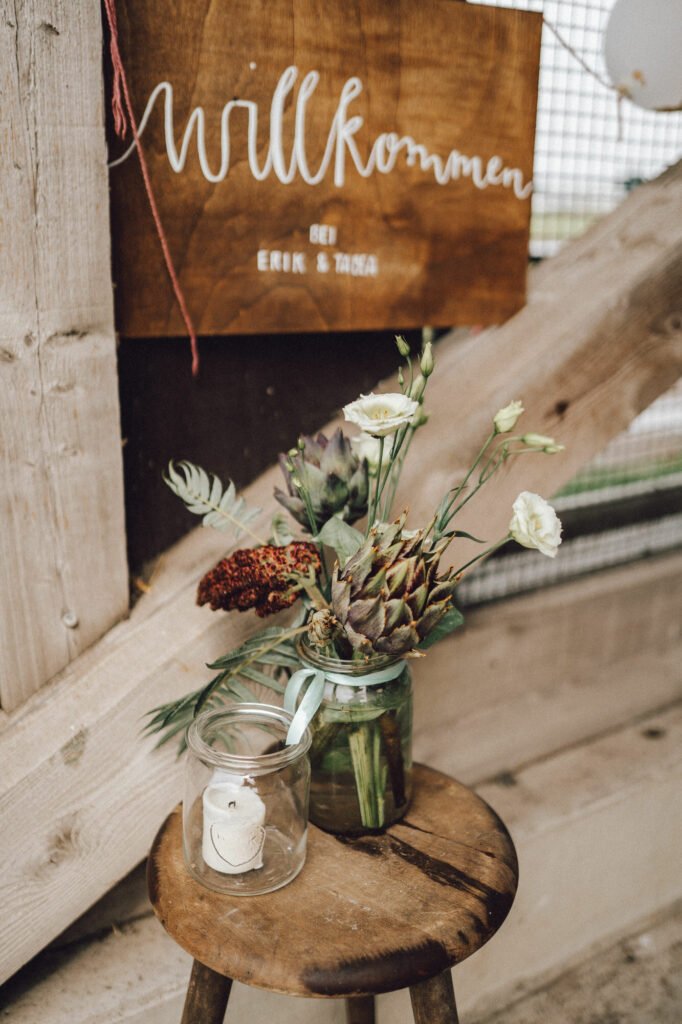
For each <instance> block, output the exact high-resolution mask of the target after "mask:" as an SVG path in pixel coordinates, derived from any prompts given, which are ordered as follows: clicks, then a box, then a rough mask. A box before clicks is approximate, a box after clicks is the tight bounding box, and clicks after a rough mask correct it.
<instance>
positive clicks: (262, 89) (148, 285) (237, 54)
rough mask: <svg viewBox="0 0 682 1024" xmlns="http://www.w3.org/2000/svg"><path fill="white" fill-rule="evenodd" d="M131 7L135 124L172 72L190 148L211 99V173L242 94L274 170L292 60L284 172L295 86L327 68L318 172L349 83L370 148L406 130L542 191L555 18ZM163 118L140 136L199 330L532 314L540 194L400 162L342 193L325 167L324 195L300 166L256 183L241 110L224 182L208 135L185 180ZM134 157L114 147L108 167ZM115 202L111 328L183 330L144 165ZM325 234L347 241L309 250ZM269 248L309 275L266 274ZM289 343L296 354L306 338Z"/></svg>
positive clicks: (284, 4)
mask: <svg viewBox="0 0 682 1024" xmlns="http://www.w3.org/2000/svg"><path fill="white" fill-rule="evenodd" d="M117 6H118V23H119V35H120V45H121V52H122V55H123V60H124V62H125V65H126V72H127V78H128V82H129V85H130V91H131V94H132V103H133V107H134V109H135V110H136V111H137V114H138V117H141V115H142V112H143V110H144V108H145V105H146V103H147V99H148V97H149V95H150V93H151V92H152V90H153V89H154V88H155V87H156V86H157V85H158V84H159V83H160V82H163V81H169V80H170V81H171V82H172V86H173V90H174V119H175V141H176V145H177V144H179V142H180V139H181V132H182V130H183V128H184V126H185V124H186V122H187V118H188V117H189V115H190V112H191V111H192V110H193V109H196V108H197V107H198V106H201V107H202V108H203V109H204V111H205V115H206V129H207V131H206V135H207V151H208V157H209V161H210V162H211V163H212V165H213V167H214V169H215V168H216V164H217V162H218V160H219V155H218V154H219V145H220V140H219V127H218V123H219V119H220V111H221V110H222V109H223V107H224V105H225V103H226V101H227V100H228V99H229V98H230V97H240V98H242V99H244V100H248V101H251V102H254V103H257V104H258V129H259V130H258V143H257V145H258V148H259V154H260V157H261V160H263V158H264V155H265V149H266V147H267V145H268V141H269V140H268V127H267V126H268V120H269V117H268V114H269V109H270V105H271V102H272V98H273V90H274V89H275V86H276V83H277V80H278V79H279V76H280V75H281V74H282V72H283V71H284V69H285V68H287V67H289V66H291V65H294V66H295V67H297V68H299V69H300V78H299V82H298V83H297V85H296V88H295V89H294V91H293V93H290V94H289V96H288V97H287V102H286V104H285V108H286V109H285V113H284V118H283V121H284V123H283V147H284V151H285V154H286V155H285V159H286V160H288V154H289V152H290V147H291V144H292V141H293V134H294V122H295V117H296V110H297V101H296V96H297V95H300V93H299V92H298V89H299V87H300V81H301V78H302V76H303V75H304V74H305V73H306V72H307V71H310V70H311V69H313V68H318V69H319V71H320V73H321V80H320V84H319V88H318V89H317V91H316V93H315V96H314V98H313V99H312V100H311V102H310V105H309V109H308V111H307V116H306V147H307V149H308V159H309V160H310V165H311V168H317V167H319V164H320V161H321V158H322V155H323V151H324V148H325V145H326V142H327V137H328V134H329V131H330V127H331V124H332V121H333V118H334V116H335V113H336V108H337V105H338V102H339V95H340V91H341V88H342V87H343V83H344V82H345V81H347V80H348V79H349V77H350V76H351V75H359V76H360V77H361V78H362V80H363V85H364V90H365V91H364V92H363V94H362V95H361V96H360V97H358V98H357V99H356V101H355V102H354V103H353V104H352V106H351V107H350V111H349V112H350V113H351V114H352V115H356V116H360V117H362V118H364V121H365V124H364V125H363V128H362V130H361V131H360V133H359V135H358V145H359V148H360V151H362V150H363V149H365V147H369V146H371V144H372V142H373V140H374V139H375V138H376V137H377V136H379V135H380V134H381V133H384V132H386V131H390V130H392V129H393V128H395V129H397V130H398V131H399V134H400V135H416V137H417V141H419V142H422V143H423V144H424V145H426V146H427V147H428V149H429V150H430V151H431V152H433V153H438V154H440V155H441V156H442V158H443V159H447V156H448V154H449V153H450V152H451V151H452V150H458V151H459V152H461V153H462V154H466V155H467V156H470V157H473V156H474V155H475V154H478V155H479V158H480V159H481V160H482V164H483V169H484V170H485V166H486V164H487V161H488V160H489V159H490V158H491V157H492V155H493V154H494V153H499V154H500V156H501V158H502V160H503V162H504V164H505V165H506V166H509V167H518V168H520V169H521V171H522V173H523V177H524V180H525V181H530V180H531V179H532V168H533V137H534V131H535V110H536V96H537V76H538V63H539V43H540V32H541V24H542V22H541V17H540V16H539V15H538V14H536V13H534V12H528V11H510V10H503V9H495V8H490V7H480V6H477V5H474V4H471V5H470V4H464V3H443V2H440V0H422V2H421V3H419V4H415V3H409V4H408V3H400V4H399V3H396V2H395V0H360V2H359V3H357V4H350V5H333V4H328V5H325V7H324V17H320V10H321V7H320V5H319V4H317V3H312V2H301V0H299V2H297V3H296V4H292V3H291V0H268V3H267V5H266V4H265V3H264V2H263V0H232V2H230V3H222V4H216V3H209V4H207V3H206V2H205V0H203V2H198V0H156V2H154V3H146V4H145V3H139V2H137V3H136V2H134V0H119V3H118V5H117ZM178 25H182V33H181V38H180V37H179V35H178V31H177V26H178ZM359 55H360V56H359ZM474 57H475V59H474ZM251 62H253V70H249V68H250V65H251ZM161 106H162V104H157V107H156V109H155V111H154V113H153V114H152V116H151V118H150V120H149V124H148V126H147V128H146V130H145V132H144V136H143V143H144V147H145V151H146V154H147V161H148V164H149V169H150V175H151V179H152V181H153V183H154V188H155V194H156V200H157V205H158V208H159V212H160V215H161V219H162V221H163V222H164V226H165V230H166V234H167V236H168V244H169V248H170V250H171V253H172V254H173V256H174V258H175V263H176V269H177V272H178V276H179V279H180V281H181V283H182V286H183V289H184V291H185V295H186V299H187V303H188V306H189V309H190V310H191V311H192V313H193V316H194V319H195V323H196V327H197V330H198V331H199V332H200V333H201V334H203V335H210V334H215V335H224V334H245V333H259V332H261V331H266V332H274V331H287V332H300V331H308V330H311V329H312V330H316V331H326V330H339V329H346V330H354V329H360V330H362V329H372V328H374V329H376V328H383V327H386V326H387V325H392V324H395V323H402V324H404V325H410V326H421V324H423V323H429V324H432V325H436V326H449V325H451V324H452V323H465V324H471V323H499V322H502V321H504V320H505V319H506V318H507V317H508V316H510V315H511V313H513V312H514V311H515V310H517V309H518V308H520V306H521V305H522V304H523V301H524V298H525V277H526V260H527V256H526V254H527V249H528V227H529V219H530V201H529V198H528V197H526V198H525V199H524V200H522V201H520V200H519V199H517V198H516V196H515V195H514V193H513V191H512V189H510V188H503V187H499V186H497V185H492V186H491V187H489V188H486V189H485V190H483V189H478V188H475V187H474V186H473V184H472V182H471V180H470V179H469V178H468V177H467V176H466V175H462V176H460V177H459V178H458V179H457V180H452V181H450V182H449V183H448V184H447V185H445V186H443V185H439V184H438V183H437V181H436V180H435V178H434V176H433V174H431V173H429V172H427V173H422V171H421V170H420V169H419V167H418V165H414V166H410V165H409V164H408V163H407V162H406V161H405V159H400V160H399V161H398V162H397V164H396V167H395V168H394V170H393V171H392V172H391V173H387V174H379V173H375V174H374V175H372V177H371V178H370V179H365V178H363V177H361V176H360V175H359V174H358V173H356V171H355V169H353V167H352V159H351V157H350V156H349V157H348V158H347V160H346V165H347V174H346V181H345V184H344V185H343V186H342V187H339V186H337V185H336V184H335V183H334V180H333V173H332V169H331V168H330V173H329V174H327V175H326V176H325V178H324V180H322V181H320V182H319V183H318V184H317V185H315V186H311V185H309V184H306V183H305V182H304V181H303V180H302V178H301V177H300V175H298V174H297V175H295V177H294V179H293V180H292V181H291V182H290V183H289V184H288V185H286V186H283V185H282V184H281V182H280V181H279V180H278V179H277V177H276V175H275V174H274V173H270V174H269V175H268V176H267V178H266V179H265V180H263V181H256V180H254V178H253V175H252V174H251V172H250V170H249V166H248V163H247V161H246V159H245V154H246V151H247V139H246V131H247V118H246V117H245V116H244V112H243V111H241V112H239V111H236V112H235V114H234V115H233V116H232V118H231V121H230V128H231V131H230V135H231V144H232V145H231V148H232V167H231V168H230V172H229V176H228V177H227V178H226V179H225V180H223V181H221V182H218V183H212V182H209V181H207V180H206V178H204V176H203V175H202V173H201V169H200V165H199V160H198V158H197V151H196V143H195V141H193V143H192V144H191V145H190V147H189V153H188V159H187V162H186V165H185V168H184V169H183V170H182V171H181V172H180V173H176V172H175V171H174V170H173V169H172V167H171V166H170V163H169V161H168V159H167V156H166V146H165V139H164V133H163V115H162V110H161V109H160V108H161ZM482 112H484V116H481V113H482ZM500 146H501V148H500ZM126 148H127V143H125V142H122V141H121V140H119V139H116V138H114V137H112V138H111V153H112V155H114V156H118V155H122V153H123V152H124V151H125V149H126ZM111 193H112V196H111V201H112V235H113V263H114V279H115V282H116V293H115V294H116V300H117V327H118V329H119V331H120V333H121V334H122V335H123V336H126V337H149V336H157V337H158V336H161V337H163V336H166V335H172V334H178V333H179V332H181V331H182V330H183V326H182V320H181V318H180V315H179V311H178V308H177V303H176V302H175V300H174V298H173V294H172V289H171V286H170V283H169V280H168V275H167V273H166V272H165V268H164V265H163V259H162V255H161V251H160V247H159V244H158V240H157V238H156V235H155V231H154V225H153V221H152V217H151V213H150V210H149V204H148V202H147V199H146V196H145V191H144V187H143V183H142V180H141V176H140V170H139V166H138V163H137V160H136V159H135V158H134V157H133V158H130V159H128V160H127V161H126V162H124V163H123V164H122V165H120V166H118V167H115V168H113V169H112V172H111ZM313 224H324V225H327V226H329V227H333V228H336V229H338V237H337V239H336V240H335V241H334V243H333V244H329V245H327V244H321V243H320V244H318V242H317V241H316V240H315V239H314V238H311V236H310V227H311V225H313ZM261 250H266V251H267V250H276V251H278V252H298V253H300V254H302V255H303V256H304V258H305V263H306V272H305V273H289V272H286V271H281V272H277V271H274V270H270V269H267V270H260V271H259V269H258V261H257V254H258V252H259V251H261ZM344 253H345V254H363V253H364V254H372V255H375V256H376V257H377V259H378V274H377V275H376V276H374V275H370V276H362V275H352V274H347V273H337V272H336V266H335V260H336V256H337V255H338V256H341V254H344ZM325 255H326V256H327V258H328V259H329V263H330V271H329V272H327V273H320V272H318V270H317V266H318V257H320V256H325ZM268 265H269V264H268ZM285 344H286V345H287V347H290V346H291V347H294V346H295V345H296V338H295V337H294V338H292V339H291V340H290V341H287V342H285Z"/></svg>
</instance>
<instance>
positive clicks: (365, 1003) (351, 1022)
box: [346, 996, 376, 1024]
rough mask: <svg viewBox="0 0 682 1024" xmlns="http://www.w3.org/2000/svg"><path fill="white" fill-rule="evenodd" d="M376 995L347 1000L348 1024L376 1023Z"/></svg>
mask: <svg viewBox="0 0 682 1024" xmlns="http://www.w3.org/2000/svg"><path fill="white" fill-rule="evenodd" d="M374 1002H375V1000H374V996H358V997H357V998H355V999H347V1000H346V1024H375V1022H376V1013H375V1005H374Z"/></svg>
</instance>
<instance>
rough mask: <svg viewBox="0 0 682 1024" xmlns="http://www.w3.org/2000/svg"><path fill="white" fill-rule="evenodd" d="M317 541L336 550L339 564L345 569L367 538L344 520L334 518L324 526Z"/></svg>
mask: <svg viewBox="0 0 682 1024" xmlns="http://www.w3.org/2000/svg"><path fill="white" fill-rule="evenodd" d="M315 540H316V541H318V542H319V543H320V544H326V545H327V547H330V548H334V551H336V554H337V555H338V557H339V564H340V565H341V566H342V567H343V566H344V565H345V564H346V562H347V561H348V559H349V558H352V556H353V555H354V554H355V552H356V551H358V550H359V549H360V548H361V547H362V545H363V543H364V540H365V538H364V537H363V535H362V534H361V533H360V531H359V530H356V529H355V528H354V527H353V526H349V525H348V523H345V522H344V521H343V519H339V518H338V517H337V516H332V518H331V519H328V520H327V522H326V523H325V524H324V526H323V527H322V529H321V530H320V532H319V533H318V535H317V537H315Z"/></svg>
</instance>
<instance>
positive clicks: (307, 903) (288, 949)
mask: <svg viewBox="0 0 682 1024" xmlns="http://www.w3.org/2000/svg"><path fill="white" fill-rule="evenodd" d="M436 823H438V824H437V825H436ZM410 824H411V825H412V826H414V827H413V828H412V830H411V831H410V830H408V829H406V828H405V827H404V825H403V824H401V823H397V824H396V825H394V826H392V827H391V828H390V829H389V830H387V831H386V832H385V833H384V834H382V835H370V836H363V837H357V838H348V837H337V836H333V835H331V834H329V833H325V832H322V831H321V830H319V829H317V828H314V827H312V826H311V827H310V829H309V833H308V856H307V861H306V865H305V868H304V870H303V871H302V872H301V874H300V875H299V876H298V878H297V879H296V880H295V881H294V882H293V883H292V884H291V885H287V886H285V887H283V888H282V889H280V890H278V891H277V892H274V893H271V894H269V895H267V896H260V897H258V898H256V899H252V900H248V901H247V900H244V899H243V898H239V897H230V896H227V895H219V894H217V893H214V892H212V891H210V890H208V889H206V888H204V887H203V886H201V885H199V884H198V883H197V882H195V881H194V880H193V879H192V878H191V877H190V876H189V874H188V872H187V870H186V868H185V866H184V862H183V855H182V815H181V810H180V809H179V808H178V809H177V810H176V811H175V812H174V813H173V814H172V815H171V816H170V817H169V818H168V819H167V821H166V822H165V824H164V825H163V827H162V828H161V830H160V832H159V834H158V836H157V838H156V840H155V842H154V846H153V848H152V853H151V856H150V859H149V863H148V883H149V892H150V898H151V900H152V904H153V906H154V911H155V913H156V915H157V917H158V918H159V920H160V921H161V923H162V924H163V926H164V927H165V928H166V930H167V931H168V932H169V933H170V935H171V936H172V937H173V938H174V939H175V940H176V941H177V942H178V943H179V944H180V945H181V946H182V947H183V948H184V949H185V950H187V952H188V953H190V954H191V955H192V956H193V957H194V958H195V960H198V961H200V962H201V963H203V964H206V965H207V966H208V967H209V968H210V969H211V970H213V971H215V972H216V973H218V974H221V975H224V976H227V977H231V978H234V979H235V980H237V981H241V982H244V983H246V984H252V985H257V986H259V987H262V988H267V989H270V990H272V991H275V992H282V993H289V994H291V995H316V996H334V995H335V996H347V997H351V996H353V997H355V996H369V995H372V994H373V993H377V992H386V991H390V990H393V989H396V988H402V987H405V986H408V985H419V984H421V983H422V982H423V981H425V980H426V979H429V978H433V977H435V976H438V975H439V974H440V973H441V972H443V971H445V970H446V969H447V968H448V967H450V966H452V965H453V964H455V963H459V962H460V961H461V960H464V959H465V958H466V957H467V956H469V955H470V954H471V953H473V952H475V951H476V950H477V949H478V948H479V947H480V946H482V945H483V944H484V943H485V942H487V941H488V939H489V938H490V936H491V935H492V934H493V932H494V931H495V930H496V929H497V928H498V927H499V926H500V925H501V923H502V921H503V919H504V917H505V915H506V913H507V912H508V910H509V907H510V906H511V903H512V900H513V895H514V892H515V889H516V857H515V853H514V848H513V845H512V843H511V840H510V839H509V836H508V834H507V832H506V829H505V828H504V825H503V824H502V823H501V822H500V820H499V818H498V817H497V815H496V814H495V813H494V811H492V810H491V809H490V808H489V807H488V806H487V804H485V803H484V802H483V801H482V800H480V799H479V798H478V797H477V796H476V795H475V794H474V793H473V792H472V791H471V790H469V789H467V788H466V787H465V786H462V785H460V784H459V783H457V782H455V781H454V780H452V779H448V777H447V776H444V775H442V774H441V773H439V772H435V771H433V770H432V769H428V768H425V767H424V766H422V765H416V766H415V772H414V795H413V803H412V806H411V809H410ZM441 826H442V828H441ZM434 827H438V828H439V829H440V830H442V831H443V832H445V833H446V834H445V835H440V836H436V835H434V834H433V832H432V829H433V828H434ZM406 835H407V836H408V837H410V838H411V837H414V844H415V845H413V844H412V842H409V841H406V839H405V836H406ZM477 843H478V845H477ZM479 846H484V847H485V850H480V849H479V848H478V847H479ZM491 853H492V856H491Z"/></svg>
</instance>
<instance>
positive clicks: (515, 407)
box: [493, 402, 524, 434]
mask: <svg viewBox="0 0 682 1024" xmlns="http://www.w3.org/2000/svg"><path fill="white" fill-rule="evenodd" d="M523 411H524V409H523V404H522V403H521V402H510V403H509V405H505V407H504V409H500V411H499V412H498V413H497V414H496V416H495V417H494V419H493V423H494V424H495V433H496V434H508V433H509V431H510V430H513V429H514V427H515V426H516V421H517V420H518V418H519V416H520V415H521V413H522V412H523Z"/></svg>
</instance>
